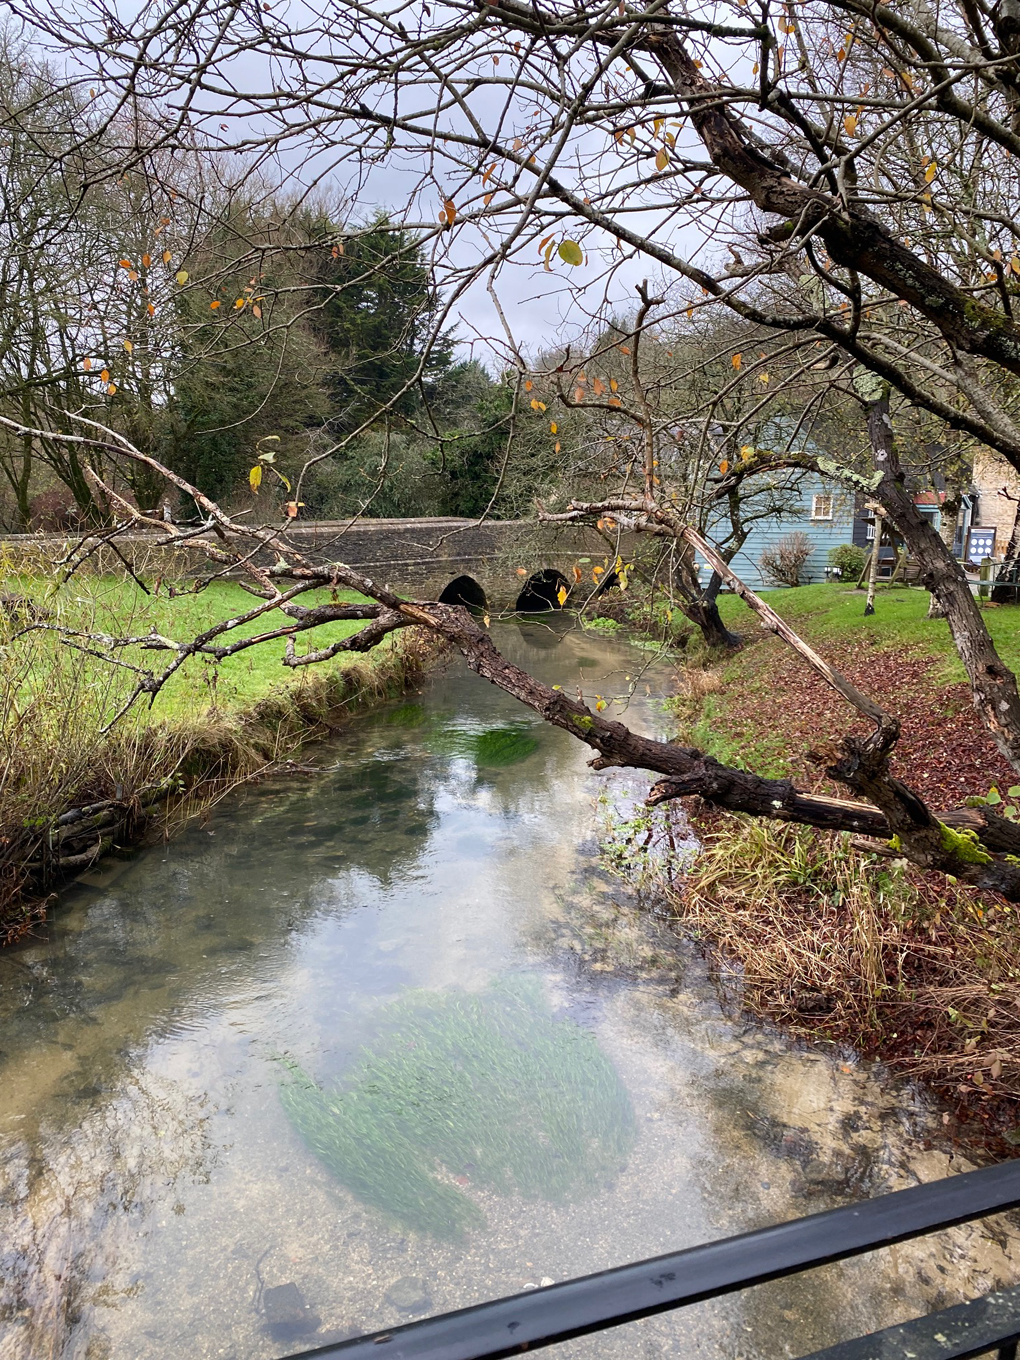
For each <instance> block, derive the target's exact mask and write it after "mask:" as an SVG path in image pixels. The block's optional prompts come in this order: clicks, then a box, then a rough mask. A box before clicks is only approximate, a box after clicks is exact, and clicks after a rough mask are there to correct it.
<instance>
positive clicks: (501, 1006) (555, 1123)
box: [281, 980, 633, 1238]
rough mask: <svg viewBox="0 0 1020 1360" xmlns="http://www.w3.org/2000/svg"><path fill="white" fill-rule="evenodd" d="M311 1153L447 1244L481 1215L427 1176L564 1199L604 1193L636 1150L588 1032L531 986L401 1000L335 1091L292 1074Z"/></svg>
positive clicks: (299, 1122)
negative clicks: (442, 1174) (558, 1014)
mask: <svg viewBox="0 0 1020 1360" xmlns="http://www.w3.org/2000/svg"><path fill="white" fill-rule="evenodd" d="M281 1099H282V1102H283V1105H284V1108H285V1110H286V1111H287V1114H288V1115H289V1116H290V1118H291V1120H292V1121H293V1122H294V1124H295V1126H296V1127H297V1129H298V1130H299V1131H300V1133H301V1134H302V1136H303V1138H304V1139H305V1141H306V1143H307V1144H308V1146H309V1147H310V1148H311V1149H312V1151H313V1152H315V1153H316V1155H317V1156H318V1157H319V1158H320V1159H321V1160H322V1161H323V1162H324V1163H325V1165H326V1166H327V1167H328V1168H329V1169H330V1170H331V1171H332V1172H333V1173H334V1175H336V1176H337V1178H338V1179H339V1180H340V1181H342V1182H343V1184H344V1185H346V1186H347V1188H348V1189H349V1190H350V1191H351V1192H352V1193H353V1194H354V1195H356V1196H357V1197H358V1198H359V1199H361V1200H363V1201H364V1202H365V1203H367V1204H371V1205H373V1206H374V1207H375V1208H377V1209H381V1210H382V1211H383V1212H385V1213H387V1214H389V1215H391V1216H392V1217H393V1218H395V1219H396V1220H397V1221H398V1222H400V1223H401V1224H402V1225H403V1226H404V1227H405V1228H411V1229H414V1230H417V1231H419V1232H424V1233H430V1234H432V1235H433V1236H435V1237H440V1238H456V1237H460V1236H462V1235H463V1233H464V1232H465V1231H466V1230H467V1229H468V1228H471V1227H474V1226H478V1225H480V1224H481V1223H482V1221H483V1219H482V1215H481V1212H480V1211H479V1209H478V1207H477V1206H476V1205H475V1204H474V1203H473V1202H472V1200H471V1199H469V1198H468V1196H467V1195H465V1194H463V1193H462V1192H461V1191H460V1190H458V1189H456V1188H455V1187H454V1186H452V1185H450V1184H449V1183H448V1182H444V1181H442V1180H440V1179H439V1178H438V1177H437V1175H436V1168H437V1163H439V1164H441V1166H442V1167H444V1168H445V1169H446V1171H448V1172H450V1173H452V1174H455V1175H465V1174H467V1175H470V1179H471V1181H472V1182H473V1183H474V1184H476V1185H483V1186H487V1187H489V1188H490V1189H493V1190H496V1191H498V1192H499V1193H502V1194H513V1193H517V1194H520V1195H522V1196H524V1197H525V1198H529V1199H547V1200H552V1201H560V1202H562V1201H564V1200H566V1199H568V1198H570V1197H572V1196H575V1195H578V1194H583V1193H584V1192H586V1191H587V1192H591V1191H593V1190H595V1189H597V1188H599V1187H600V1186H603V1185H605V1183H606V1182H607V1180H609V1179H610V1178H611V1177H612V1176H614V1175H615V1174H616V1173H617V1172H618V1171H619V1170H620V1169H621V1167H622V1165H623V1163H624V1162H625V1160H626V1157H627V1155H628V1153H629V1151H630V1147H631V1144H632V1141H633V1115H632V1112H631V1107H630V1101H629V1098H628V1096H627V1093H626V1090H625V1089H624V1087H623V1085H622V1083H621V1082H620V1079H619V1077H618V1076H617V1074H616V1070H615V1068H614V1067H613V1065H612V1063H610V1061H609V1059H608V1058H607V1057H606V1056H605V1054H604V1053H603V1052H602V1050H601V1048H600V1047H599V1045H598V1042H597V1040H596V1039H595V1036H594V1035H593V1034H591V1033H590V1032H589V1031H587V1030H584V1029H582V1028H581V1027H580V1026H578V1025H576V1024H575V1023H574V1022H573V1021H567V1020H555V1019H554V1018H553V1017H552V1015H551V1014H550V1013H549V1011H548V1010H547V1009H546V1008H545V1006H544V1004H543V1001H542V999H541V995H540V988H539V985H535V986H529V985H527V984H526V983H525V984H522V983H521V981H520V980H517V981H516V982H515V984H513V985H511V984H508V983H507V984H503V985H498V986H494V987H490V988H489V989H488V990H487V991H485V992H482V993H479V994H468V993H460V992H411V993H409V994H408V995H406V996H404V997H401V998H400V999H399V1000H398V1001H396V1002H395V1003H393V1004H392V1005H391V1006H389V1007H387V1008H386V1009H385V1011H384V1012H383V1016H382V1022H381V1028H380V1033H379V1035H378V1037H377V1038H376V1040H375V1041H374V1042H373V1043H372V1044H371V1045H369V1046H367V1047H366V1048H364V1049H362V1051H361V1052H360V1053H359V1054H358V1056H357V1057H356V1059H355V1061H354V1064H353V1067H352V1068H351V1070H350V1072H349V1074H348V1076H347V1079H346V1081H345V1082H344V1083H343V1085H342V1087H337V1088H336V1089H333V1090H324V1089H323V1088H321V1087H319V1086H317V1085H316V1084H315V1083H314V1082H313V1081H312V1080H311V1079H310V1078H309V1077H308V1076H307V1075H306V1074H305V1073H303V1072H301V1071H300V1069H295V1070H294V1071H293V1080H292V1081H290V1082H289V1083H287V1084H285V1085H284V1086H283V1088H282V1090H281Z"/></svg>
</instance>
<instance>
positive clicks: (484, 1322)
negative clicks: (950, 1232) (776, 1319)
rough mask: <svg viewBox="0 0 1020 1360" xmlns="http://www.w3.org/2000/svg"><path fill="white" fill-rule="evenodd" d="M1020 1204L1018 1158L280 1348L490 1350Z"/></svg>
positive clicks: (461, 1356) (525, 1346) (778, 1274)
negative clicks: (398, 1322) (382, 1327)
mask: <svg viewBox="0 0 1020 1360" xmlns="http://www.w3.org/2000/svg"><path fill="white" fill-rule="evenodd" d="M1018 1206H1020V1161H1011V1162H1004V1163H1001V1164H1000V1165H997V1166H990V1167H984V1168H982V1169H981V1170H979V1171H969V1172H964V1173H962V1174H961V1175H957V1176H950V1177H948V1178H947V1179H945V1180H940V1181H933V1182H929V1183H928V1184H925V1185H916V1186H911V1187H910V1188H909V1189H906V1190H895V1191H892V1192H891V1193H889V1194H885V1195H879V1196H877V1197H876V1198H874V1199H870V1200H864V1201H862V1202H860V1203H858V1204H850V1205H846V1206H844V1207H842V1208H839V1209H829V1210H826V1211H825V1212H823V1213H819V1214H811V1215H810V1216H809V1217H806V1218H798V1219H793V1220H792V1221H791V1222H788V1223H779V1224H776V1225H774V1226H772V1227H769V1228H759V1229H757V1230H756V1231H754V1232H748V1233H742V1234H741V1235H740V1236H738V1237H727V1238H724V1239H722V1240H721V1241H718V1242H707V1243H705V1244H704V1245H702V1246H698V1247H689V1248H687V1249H686V1250H684V1251H678V1252H672V1253H670V1254H669V1255H666V1256H657V1257H654V1258H652V1259H650V1260H647V1261H637V1262H633V1263H632V1264H630V1265H625V1266H617V1267H615V1268H614V1269H612V1270H604V1271H600V1272H599V1273H598V1274H596V1275H586V1276H583V1277H582V1278H580V1279H575V1280H564V1281H562V1282H561V1283H559V1284H554V1285H549V1286H548V1287H546V1288H544V1289H535V1290H531V1291H529V1292H527V1293H524V1294H515V1295H513V1296H511V1297H509V1298H502V1299H493V1300H490V1301H489V1302H487V1303H480V1304H476V1305H475V1306H473V1307H471V1308H461V1309H459V1310H457V1311H456V1312H453V1313H443V1314H441V1315H439V1316H437V1317H430V1318H423V1319H422V1320H421V1321H418V1322H410V1323H407V1324H405V1325H404V1326H402V1327H395V1328H393V1329H392V1330H391V1331H386V1332H375V1333H373V1334H371V1335H369V1336H362V1337H354V1338H352V1339H351V1340H348V1341H341V1342H335V1343H333V1344H331V1345H327V1346H320V1347H318V1348H315V1349H312V1350H305V1351H301V1352H300V1353H298V1354H295V1355H293V1356H291V1357H289V1360H331V1358H332V1357H334V1356H335V1357H337V1358H338V1360H340V1358H341V1357H342V1360H368V1357H370V1356H371V1357H372V1360H382V1357H386V1360H499V1358H500V1357H502V1356H510V1355H517V1354H520V1353H521V1352H522V1351H528V1350H537V1349H538V1348H539V1347H541V1346H551V1345H554V1344H555V1343H557V1342H560V1341H568V1340H570V1339H571V1338H572V1337H577V1336H585V1335H587V1334H588V1333H590V1332H597V1331H601V1330H603V1329H605V1328H608V1327H618V1326H621V1325H622V1324H623V1323H625V1322H633V1321H636V1320H637V1319H638V1318H643V1317H650V1316H652V1315H653V1314H655V1313H663V1312H666V1311H667V1310H669V1309H672V1308H681V1307H684V1306H686V1305H687V1304H691V1303H698V1302H700V1301H701V1300H704V1299H713V1298H719V1297H720V1296H721V1295H724V1294H730V1293H733V1292H734V1291H735V1290H739V1289H746V1288H747V1287H749V1286H750V1285H755V1284H764V1283H765V1282H766V1281H768V1280H777V1279H782V1278H783V1277H784V1276H787V1275H794V1274H797V1273H798V1272H799V1271H802V1270H810V1269H812V1268H813V1267H815V1266H821V1265H826V1264H828V1263H830V1262H833V1261H845V1260H847V1259H848V1258H849V1257H852V1256H860V1255H862V1254H863V1253H865V1252H869V1251H874V1250H876V1249H877V1248H879V1247H887V1246H892V1245H894V1244H895V1243H897V1242H906V1241H909V1240H910V1239H912V1238H915V1237H923V1236H924V1235H925V1234H926V1233H930V1232H936V1231H938V1230H939V1229H942V1228H950V1227H953V1226H955V1225H956V1224H958V1223H967V1222H970V1221H972V1220H973V1219H976V1218H983V1217H985V1216H986V1215H988V1214H993V1213H998V1212H1001V1211H1004V1210H1007V1209H1015V1208H1017V1207H1018Z"/></svg>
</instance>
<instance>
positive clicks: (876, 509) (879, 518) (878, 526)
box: [864, 501, 885, 617]
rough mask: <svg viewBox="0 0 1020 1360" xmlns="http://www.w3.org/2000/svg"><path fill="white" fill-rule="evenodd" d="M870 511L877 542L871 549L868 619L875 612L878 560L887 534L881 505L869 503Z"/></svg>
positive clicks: (866, 607)
mask: <svg viewBox="0 0 1020 1360" xmlns="http://www.w3.org/2000/svg"><path fill="white" fill-rule="evenodd" d="M868 509H869V510H870V511H871V512H872V514H873V515H874V516H875V542H874V545H873V546H872V549H871V562H870V565H869V567H868V598H867V599H866V600H865V601H864V614H865V617H867V616H868V615H869V614H874V612H875V589H876V587H877V585H878V558H879V554H880V552H881V551H882V535H883V533H884V532H885V515H884V513H883V511H882V507H881V506H880V505H876V504H875V503H874V501H869V502H868Z"/></svg>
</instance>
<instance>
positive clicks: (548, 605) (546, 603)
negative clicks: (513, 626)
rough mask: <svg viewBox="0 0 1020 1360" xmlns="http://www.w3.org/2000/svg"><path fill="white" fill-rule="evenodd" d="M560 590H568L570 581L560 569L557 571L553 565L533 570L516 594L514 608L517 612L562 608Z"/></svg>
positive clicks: (542, 611) (529, 612) (533, 612)
mask: <svg viewBox="0 0 1020 1360" xmlns="http://www.w3.org/2000/svg"><path fill="white" fill-rule="evenodd" d="M561 590H566V591H568V592H569V590H570V583H569V581H568V580H567V578H566V577H565V576H564V575H563V573H562V571H557V570H556V568H555V567H543V568H542V569H541V570H540V571H533V572H532V573H531V575H530V576H529V577H528V579H527V580H526V581H525V583H524V588H523V589H522V590H521V593H520V594H519V595H518V596H517V603H516V604H515V605H514V609H515V610H516V611H517V613H518V614H541V613H544V612H545V610H547V609H562V608H563V606H562V605H561V604H560V599H559V594H560V591H561Z"/></svg>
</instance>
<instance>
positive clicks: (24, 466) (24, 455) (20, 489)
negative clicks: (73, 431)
mask: <svg viewBox="0 0 1020 1360" xmlns="http://www.w3.org/2000/svg"><path fill="white" fill-rule="evenodd" d="M21 419H22V422H23V423H24V424H25V425H31V424H32V401H31V397H30V396H29V393H28V391H27V389H26V391H25V392H24V393H23V394H22V399H21ZM32 449H33V443H32V436H31V434H29V432H28V431H27V430H26V431H25V433H24V434H23V435H22V436H21V469H20V471H19V473H18V480H17V483H16V485H15V488H14V495H15V497H16V499H17V502H18V522H19V524H20V527H21V531H22V533H25V534H27V533H28V532H29V530H30V529H31V527H32V507H31V504H30V502H29V498H28V492H29V487H30V485H31V481H32Z"/></svg>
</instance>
